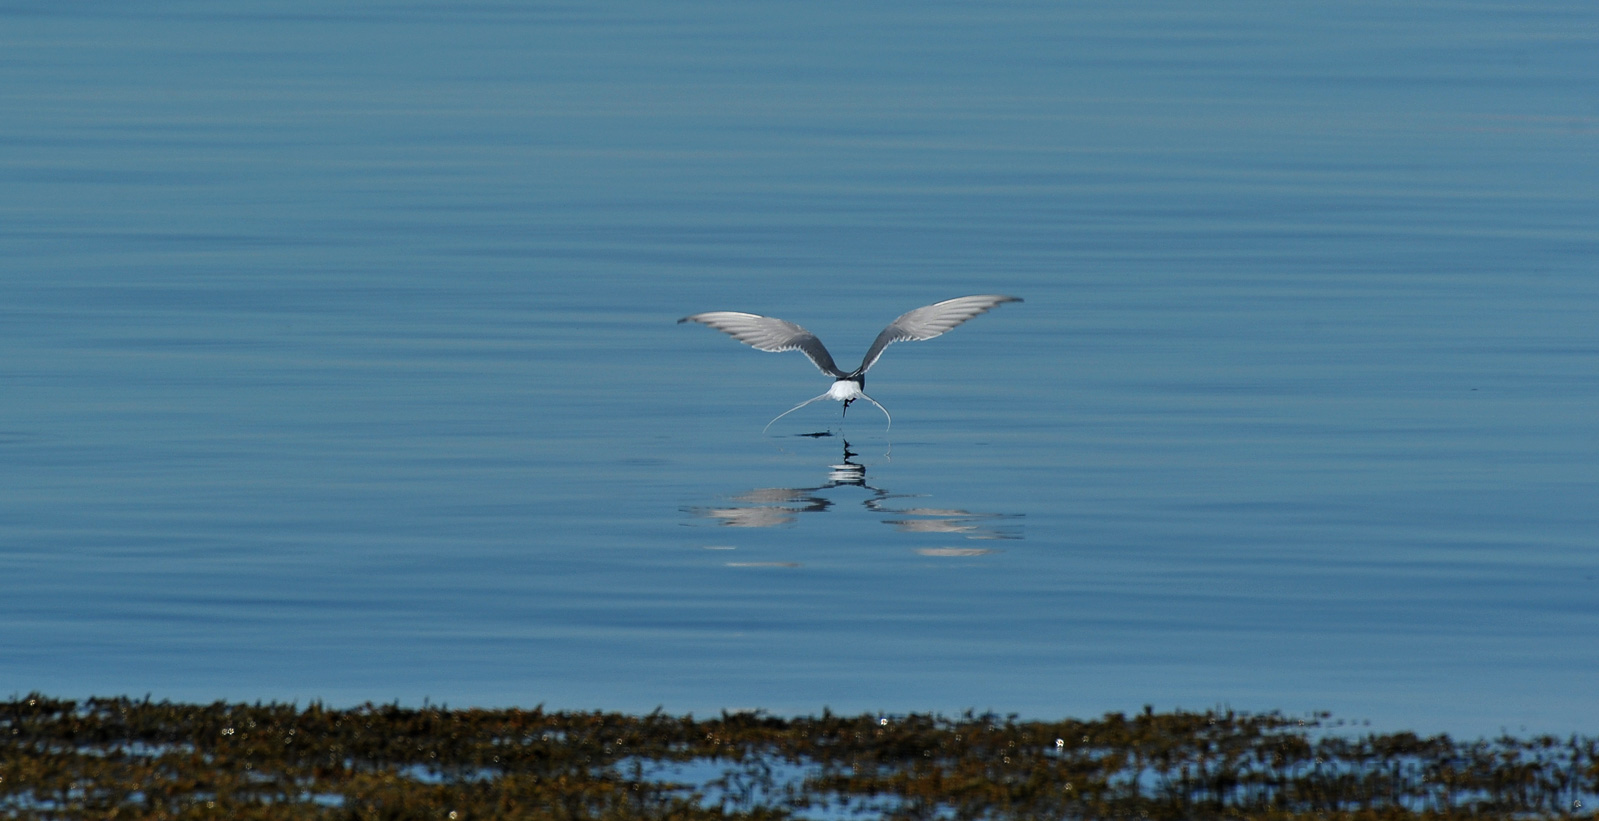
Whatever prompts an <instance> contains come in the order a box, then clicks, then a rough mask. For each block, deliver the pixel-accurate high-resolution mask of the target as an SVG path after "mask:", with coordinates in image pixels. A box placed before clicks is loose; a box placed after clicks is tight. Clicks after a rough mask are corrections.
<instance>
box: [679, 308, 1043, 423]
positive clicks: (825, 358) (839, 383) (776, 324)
mask: <svg viewBox="0 0 1599 821" xmlns="http://www.w3.org/2000/svg"><path fill="white" fill-rule="evenodd" d="M1006 302H1021V300H1020V299H1018V298H1016V297H1013V296H1005V295H1003V294H977V295H976V296H961V297H956V298H954V299H946V300H944V301H943V302H935V303H933V304H932V305H924V306H922V307H920V308H917V309H916V310H914V311H908V312H906V313H904V314H901V315H900V317H899V318H898V319H896V320H894V321H893V322H890V323H888V327H887V328H884V329H883V332H882V333H880V334H878V335H877V339H875V340H873V341H872V347H870V348H867V349H866V357H865V358H864V359H862V360H861V366H860V367H858V368H856V369H855V370H853V371H848V372H845V371H842V370H840V369H839V367H838V366H837V365H835V364H833V356H832V354H829V353H828V352H827V348H826V347H824V346H823V345H822V340H820V339H817V338H816V334H813V333H811V332H810V331H807V330H805V329H804V328H801V327H800V326H798V325H795V324H794V323H792V322H788V321H786V320H782V319H778V318H777V317H775V316H761V315H760V314H746V313H740V312H738V311H707V312H705V313H703V314H694V315H693V316H685V317H683V318H682V319H679V320H678V321H677V324H679V325H681V324H683V323H685V322H698V323H700V324H701V325H709V326H710V327H712V328H715V329H716V330H718V331H721V332H723V333H725V334H727V335H728V336H731V337H733V338H734V339H737V340H738V341H740V342H742V343H744V344H745V345H748V346H750V347H752V348H755V349H756V350H761V351H771V352H774V353H776V352H779V351H799V352H800V353H803V354H805V355H806V356H808V357H810V359H811V361H812V362H814V363H816V367H818V368H820V369H821V371H822V373H824V374H827V375H828V376H831V377H833V387H831V388H829V389H828V391H827V393H824V394H822V395H821V396H818V397H815V398H814V399H807V400H805V401H804V402H801V403H799V404H798V405H795V406H794V407H792V408H789V409H788V410H786V411H783V412H782V413H780V414H778V415H777V416H776V417H774V418H773V419H772V421H771V422H767V423H766V427H765V428H762V429H761V432H762V433H764V432H766V431H767V430H770V429H771V427H772V423H773V422H776V421H777V420H778V419H782V418H783V417H785V416H787V415H789V414H791V413H793V412H794V411H797V410H799V409H800V408H803V407H805V406H806V405H809V404H810V403H812V402H820V401H821V400H823V399H836V400H838V401H840V402H843V403H844V412H845V413H848V412H849V406H850V403H851V402H854V401H855V400H857V399H865V400H866V401H868V402H870V403H872V404H873V405H876V406H877V409H878V410H880V411H882V412H883V415H884V416H885V417H888V426H889V427H893V425H894V417H893V416H890V415H889V413H888V408H885V407H883V406H882V405H881V404H879V403H878V401H877V400H876V399H873V398H871V397H870V396H867V395H866V394H865V393H864V392H863V390H862V389H863V388H865V387H866V371H868V370H869V369H871V367H872V365H874V364H876V363H877V360H878V358H879V357H881V356H882V355H883V349H884V348H887V347H888V346H889V345H891V344H893V343H895V342H902V341H906V340H919V339H932V338H933V337H935V336H939V335H941V334H943V333H944V332H946V331H948V330H950V329H951V328H954V327H955V326H956V325H959V324H961V323H962V322H965V321H966V320H968V319H971V318H972V317H974V316H977V315H978V314H982V313H987V312H988V311H989V310H990V309H992V308H994V307H995V306H997V305H1003V304H1004V303H1006Z"/></svg>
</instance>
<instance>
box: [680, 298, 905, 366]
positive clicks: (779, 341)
mask: <svg viewBox="0 0 1599 821" xmlns="http://www.w3.org/2000/svg"><path fill="white" fill-rule="evenodd" d="M901 318H902V319H903V317H901ZM684 322H698V323H700V324H701V325H709V326H710V327H712V328H715V329H716V330H718V331H721V332H722V333H725V334H727V335H728V336H731V337H733V338H734V339H737V340H738V341H740V342H742V343H744V344H745V345H748V346H750V347H751V348H754V349H756V350H760V351H772V352H778V351H799V352H801V353H803V354H805V355H806V356H808V357H810V358H811V361H812V362H815V363H816V367H818V368H821V369H822V373H825V374H827V375H828V376H843V375H844V372H843V371H841V370H839V369H838V366H837V365H834V364H833V356H832V354H829V353H828V352H827V348H825V347H823V346H822V340H820V339H817V338H816V334H813V333H811V332H810V331H807V330H805V329H804V328H801V327H800V326H798V325H795V324H794V323H792V322H789V321H787V320H782V319H778V318H777V317H775V316H761V315H760V314H746V313H740V312H738V311H707V312H705V313H703V314H695V315H693V316H685V317H683V318H682V319H679V320H678V321H677V324H679V325H681V324H683V323H684Z"/></svg>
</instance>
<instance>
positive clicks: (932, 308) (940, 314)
mask: <svg viewBox="0 0 1599 821" xmlns="http://www.w3.org/2000/svg"><path fill="white" fill-rule="evenodd" d="M1007 302H1021V300H1020V299H1018V298H1016V297H1013V296H1005V295H1004V294H977V295H976V296H961V297H956V298H954V299H946V300H944V301H943V302H938V303H935V304H932V305H924V306H922V307H920V308H917V309H916V310H914V311H907V312H905V313H903V314H901V315H900V317H899V318H898V319H896V320H894V321H893V322H890V323H888V327H887V328H884V329H883V332H882V333H880V334H878V335H877V339H876V340H874V341H873V342H872V347H870V348H868V349H867V351H866V357H865V358H864V359H862V360H861V366H860V368H859V369H857V370H856V371H855V373H857V374H864V373H866V371H867V370H868V369H869V368H871V367H872V365H873V364H875V363H876V362H877V358H878V357H880V356H882V355H883V349H884V348H887V347H888V346H889V345H891V344H893V343H895V342H903V341H905V340H908V339H932V338H933V337H935V336H940V335H942V334H943V333H944V332H945V331H947V330H949V329H951V328H953V327H955V326H956V325H959V324H961V323H962V322H965V321H966V320H968V319H971V318H972V317H974V316H977V315H978V314H982V313H986V312H988V310H989V309H991V308H993V307H994V306H996V305H1003V304H1005V303H1007Z"/></svg>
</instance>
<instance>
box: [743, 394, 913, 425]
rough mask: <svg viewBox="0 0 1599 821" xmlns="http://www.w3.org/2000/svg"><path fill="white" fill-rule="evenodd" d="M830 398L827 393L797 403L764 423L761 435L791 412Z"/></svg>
mask: <svg viewBox="0 0 1599 821" xmlns="http://www.w3.org/2000/svg"><path fill="white" fill-rule="evenodd" d="M830 398H832V397H831V392H829V393H824V394H822V395H821V396H818V397H816V398H814V399H807V400H805V401H804V402H801V403H799V404H798V405H795V406H794V407H792V408H789V409H788V410H786V411H783V412H782V413H780V414H778V415H776V416H774V417H772V421H771V422H767V423H766V427H764V428H761V433H763V434H764V433H766V432H767V431H768V430H771V428H772V425H773V423H775V422H776V421H777V420H779V419H782V418H783V417H785V416H787V415H789V414H791V413H793V412H794V411H797V410H799V409H800V408H803V407H805V406H806V405H809V404H810V403H812V402H819V401H821V400H823V399H830ZM872 404H874V405H877V403H876V402H873V403H872ZM878 407H882V405H878ZM884 413H887V411H884Z"/></svg>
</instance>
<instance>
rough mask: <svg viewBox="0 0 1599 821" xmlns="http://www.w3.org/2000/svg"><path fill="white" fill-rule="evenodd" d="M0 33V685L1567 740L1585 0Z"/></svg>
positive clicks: (387, 10)
mask: <svg viewBox="0 0 1599 821" xmlns="http://www.w3.org/2000/svg"><path fill="white" fill-rule="evenodd" d="M3 14H4V16H3V18H0V19H3V20H4V25H3V26H0V47H3V48H0V53H3V54H4V55H5V57H4V58H0V107H3V110H5V111H6V112H7V116H6V117H5V118H3V121H0V145H3V150H0V259H3V260H4V261H3V263H0V284H3V286H4V291H5V294H6V296H5V299H4V300H3V301H0V352H3V357H0V384H3V388H0V390H3V394H0V395H3V397H4V399H3V401H0V491H3V492H0V624H3V625H4V626H5V629H4V630H3V631H0V686H4V687H9V688H11V690H13V691H16V692H27V691H30V690H42V691H46V692H50V693H52V694H56V695H63V696H74V695H84V694H89V693H98V694H122V693H128V694H134V695H139V694H142V693H145V692H149V693H152V694H154V695H155V696H156V697H158V698H174V699H188V700H198V701H209V700H213V699H223V698H225V699H242V700H255V699H299V700H301V701H302V702H303V701H305V700H308V699H323V700H326V701H329V702H332V703H336V704H353V703H359V702H362V701H366V700H374V701H384V700H391V699H398V700H400V701H402V702H406V703H419V702H420V701H421V700H422V699H424V698H430V699H432V700H433V701H435V702H440V701H442V702H447V703H449V704H451V705H453V706H466V705H473V704H480V705H495V706H509V705H521V706H531V705H534V704H538V703H544V704H547V705H549V706H551V707H558V708H588V707H594V708H604V709H612V710H649V709H652V708H654V707H656V706H663V707H665V708H666V709H668V710H672V711H695V712H697V713H701V714H704V713H707V712H714V711H716V710H719V709H723V708H742V707H760V708H765V709H768V710H773V711H776V712H782V713H799V712H813V711H819V710H820V709H821V708H822V707H824V706H827V707H831V708H832V709H834V710H835V711H846V712H854V711H862V710H886V711H891V712H904V711H912V710H914V711H936V710H941V711H946V712H952V711H958V710H961V709H965V708H968V707H972V708H977V709H994V710H997V711H999V712H1001V713H1009V712H1017V713H1021V714H1023V715H1026V716H1034V717H1058V716H1065V715H1079V716H1091V715H1097V714H1099V713H1102V712H1105V711H1110V710H1129V711H1130V710H1137V709H1140V708H1141V707H1142V705H1144V704H1146V703H1147V704H1153V705H1155V706H1156V707H1158V708H1160V709H1169V708H1173V707H1188V708H1206V707H1210V706H1214V705H1218V704H1220V705H1228V706H1231V707H1234V708H1237V709H1241V710H1254V711H1260V710H1270V709H1281V710H1285V711H1288V712H1290V713H1300V712H1308V711H1312V710H1332V711H1334V713H1335V714H1336V715H1337V716H1339V717H1341V718H1346V719H1349V720H1354V721H1368V720H1369V721H1371V722H1372V723H1373V724H1374V725H1375V726H1379V727H1386V728H1392V729H1399V728H1409V729H1418V730H1423V731H1433V730H1448V731H1451V732H1456V733H1494V732H1497V731H1498V730H1499V729H1500V728H1502V727H1503V728H1508V729H1511V730H1519V729H1521V728H1528V729H1533V730H1538V731H1541V730H1553V731H1558V732H1567V731H1573V730H1579V729H1581V728H1584V727H1591V726H1592V725H1593V724H1594V722H1595V720H1596V719H1599V712H1596V710H1595V706H1594V701H1593V699H1592V697H1591V693H1592V692H1593V691H1594V688H1595V686H1596V685H1599V643H1596V642H1595V641H1594V639H1593V636H1595V635H1599V597H1596V593H1595V591H1596V584H1595V578H1596V575H1599V559H1596V556H1595V546H1596V545H1595V534H1599V514H1596V513H1595V510H1596V509H1599V506H1596V505H1595V504H1594V501H1595V499H1596V492H1595V491H1596V490H1599V471H1596V469H1595V464H1596V457H1599V428H1596V423H1595V419H1596V418H1599V332H1596V331H1595V328H1596V327H1599V326H1596V324H1595V323H1594V317H1595V316H1596V311H1599V277H1596V275H1595V274H1596V271H1595V269H1594V260H1595V259H1596V253H1595V252H1596V251H1599V229H1596V228H1595V226H1599V207H1596V200H1595V198H1594V197H1593V192H1594V191H1595V190H1599V173H1596V172H1599V162H1596V161H1595V157H1596V156H1599V154H1596V152H1595V149H1596V148H1599V96H1596V94H1595V91H1594V89H1596V88H1599V61H1595V60H1594V58H1593V55H1594V54H1595V53H1599V52H1596V51H1595V46H1596V45H1599V44H1596V43H1595V35H1594V32H1595V31H1599V28H1596V27H1595V25H1594V24H1595V22H1596V20H1595V12H1594V11H1593V9H1592V8H1590V7H1589V6H1587V5H1585V4H1581V3H1531V4H1517V5H1515V6H1492V5H1460V4H1422V5H1417V6H1409V7H1405V8H1403V9H1396V8H1392V7H1390V6H1388V5H1386V4H1378V3H1356V4H1345V5H1342V6H1340V7H1338V8H1336V9H1312V8H1306V7H1265V6H1259V5H1253V4H1231V3H1223V4H1219V5H1218V4H1213V5H1209V6H1206V7H1204V8H1197V7H1193V6H1190V5H1189V4H1181V3H1157V4H1154V5H1146V6H1142V7H1138V8H1128V9H1122V8H1115V9H1111V8H1106V9H1102V10H1094V9H1070V8H1056V7H1051V6H1033V5H1028V4H1004V5H999V6H994V5H985V6H981V7H976V6H967V5H963V4H953V3H935V4H932V5H927V4H922V5H918V6H916V7H914V8H913V7H909V6H906V7H895V6H877V7H871V8H861V7H858V6H855V5H852V4H844V3H824V4H820V5H817V4H811V5H807V6H804V7H799V6H796V7H770V6H748V5H742V4H729V3H714V2H706V3H689V4H686V5H678V6H674V7H672V8H670V9H658V8H653V7H645V6H635V5H628V4H623V5H617V6H609V7H602V8H595V7H592V6H588V5H573V6H558V5H540V6H536V7H524V6H522V5H514V4H513V5H495V4H479V5H474V6H471V7H458V6H455V5H450V4H443V5H434V4H428V3H414V4H409V5H405V6H399V7H396V6H391V5H387V4H374V5H362V4H356V3H350V4H336V5H334V6H328V5H326V4H295V3H280V4H266V3H249V2H229V3H224V4H221V5H217V4H203V3H178V2H174V3H163V4H156V5H153V6H144V7H139V8H137V9H132V8H124V7H121V6H116V5H77V6H63V7H59V8H57V7H39V8H23V7H11V8H9V9H7V10H5V11H4V12H3ZM967 293H1008V294H1016V295H1018V296H1021V297H1024V298H1025V299H1026V302H1025V303H1022V304H1018V305H1006V306H1003V307H1002V308H1000V309H999V310H997V311H995V312H994V313H992V314H990V315H985V316H982V317H979V318H978V319H976V320H974V321H973V322H972V323H970V324H969V325H967V326H963V327H961V328H959V329H957V330H956V331H955V332H953V333H951V334H949V335H948V336H946V337H941V338H939V339H936V340H932V341H929V342H923V343H906V344H900V345H896V346H894V347H893V348H891V349H890V350H889V351H888V353H887V354H886V355H885V356H884V358H883V360H882V361H881V362H880V363H879V365H878V366H877V368H875V369H874V370H873V372H872V380H871V386H870V391H871V393H872V395H873V396H874V397H875V398H877V399H878V400H879V401H881V402H883V403H884V404H885V405H887V406H888V408H889V409H890V410H891V411H892V412H893V413H894V419H895V421H894V425H893V428H892V429H891V430H890V431H888V432H886V433H885V431H884V429H883V423H882V419H881V417H880V415H877V414H876V411H875V410H874V409H872V408H869V407H864V408H863V407H861V406H859V405H857V406H856V407H854V408H852V409H851V410H850V412H849V415H848V416H847V417H846V418H844V419H842V420H841V419H840V418H839V416H838V407H837V405H835V404H832V403H829V404H828V405H826V406H824V405H822V404H820V403H818V404H817V405H814V406H812V407H810V408H807V409H806V410H804V411H801V412H800V413H796V414H794V415H793V416H790V417H787V418H786V419H785V420H783V421H782V422H780V423H779V424H778V425H776V426H774V427H773V429H772V432H771V435H769V436H763V435H762V434H761V426H762V425H763V424H765V423H766V421H767V420H768V419H770V418H771V417H772V416H774V415H776V414H777V413H779V412H781V411H782V410H784V409H787V408H788V407H790V406H792V405H793V404H795V403H796V402H799V401H801V400H803V399H805V398H807V397H810V396H814V395H815V394H816V393H818V392H820V391H822V390H824V389H825V388H826V381H825V380H824V379H822V378H820V377H819V376H818V375H817V374H816V372H815V369H814V368H812V367H811V365H810V364H809V363H808V362H806V361H805V360H804V359H803V357H801V356H799V355H797V354H792V353H791V354H783V355H770V354H762V353H758V352H755V351H752V350H750V349H748V348H744V347H742V346H739V345H737V344H736V343H734V342H732V341H731V340H729V339H727V338H726V337H724V336H722V335H720V334H717V333H714V332H711V331H709V330H707V329H705V328H701V327H698V326H678V325H676V324H674V322H675V320H676V319H677V318H679V317H681V316H684V315H686V314H690V313H694V312H697V311H703V310H716V309H727V310H745V311H753V312H758V313H768V314H775V315H778V316H782V317H784V318H787V319H790V320H793V321H796V322H799V323H801V324H803V325H805V326H806V327H808V328H810V329H811V330H813V331H815V332H816V333H817V334H818V335H819V336H820V337H821V338H822V339H823V340H825V341H826V342H827V343H828V345H829V346H830V347H831V348H832V350H833V352H834V354H835V355H836V356H837V357H838V358H839V359H840V361H849V360H853V359H854V358H855V357H857V356H859V355H860V352H861V351H862V350H864V348H865V346H866V345H867V343H869V342H870V340H871V338H872V336H873V335H875V333H876V332H877V330H878V329H880V328H881V327H882V326H883V324H884V323H886V322H887V321H888V320H890V319H892V318H893V317H894V316H896V315H897V314H899V313H901V312H903V311H905V310H908V309H910V308H913V307H916V306H918V305H922V304H926V303H929V302H933V301H936V300H939V299H944V298H948V297H953V296H957V295H961V294H967ZM818 432H826V433H830V434H832V435H829V436H823V437H807V436H801V435H799V434H805V433H818ZM846 439H847V441H848V443H849V448H850V449H851V451H852V452H853V454H854V455H853V456H850V457H849V461H850V462H852V463H854V464H855V465H856V466H858V467H855V468H852V469H850V470H849V471H846V472H844V473H842V474H841V473H840V469H838V468H835V467H834V466H835V465H840V464H843V463H844V460H845V451H844V447H845V446H844V442H845V440H846Z"/></svg>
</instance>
